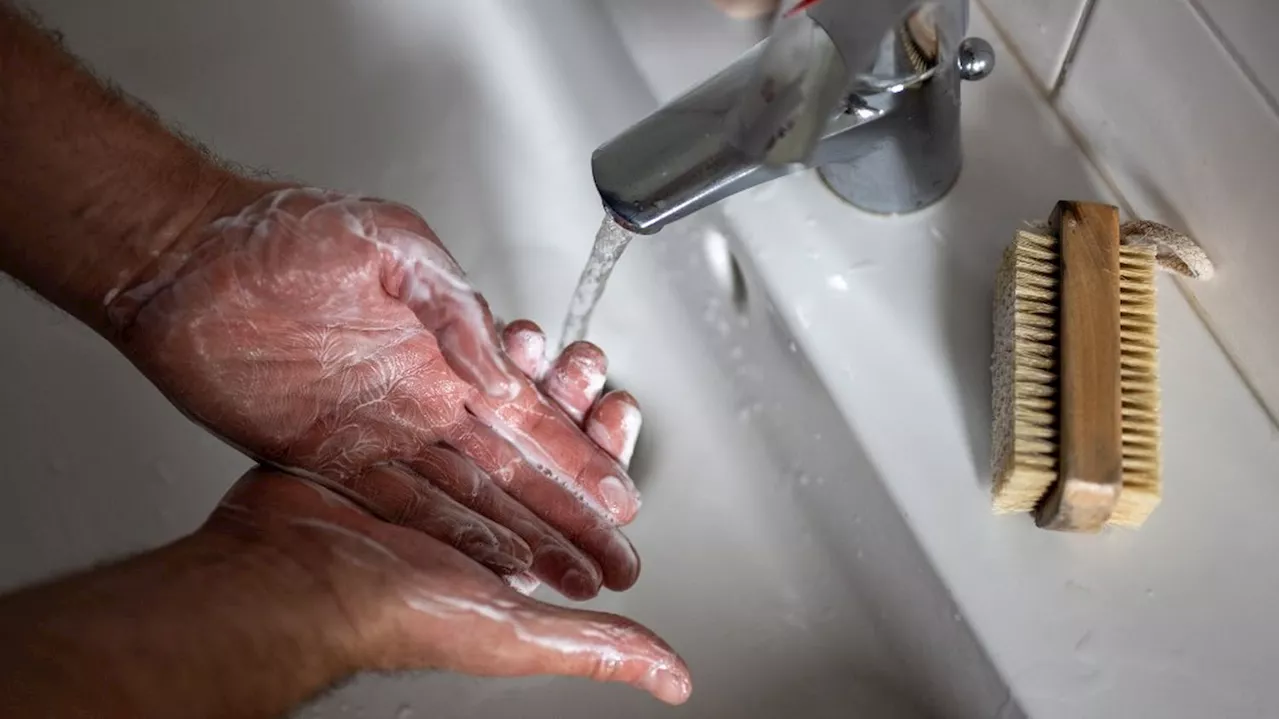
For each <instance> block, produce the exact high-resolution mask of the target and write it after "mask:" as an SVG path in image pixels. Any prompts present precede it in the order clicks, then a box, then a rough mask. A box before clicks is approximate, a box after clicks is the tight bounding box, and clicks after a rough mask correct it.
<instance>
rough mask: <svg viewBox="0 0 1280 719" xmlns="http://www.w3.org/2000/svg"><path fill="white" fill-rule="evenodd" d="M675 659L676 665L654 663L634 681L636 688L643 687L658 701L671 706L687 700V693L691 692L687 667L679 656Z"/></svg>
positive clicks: (691, 687) (691, 686) (691, 685)
mask: <svg viewBox="0 0 1280 719" xmlns="http://www.w3.org/2000/svg"><path fill="white" fill-rule="evenodd" d="M672 656H673V657H674V654H673V655H672ZM675 659H676V661H677V662H678V666H677V667H668V666H663V665H662V664H654V666H653V668H651V669H650V670H649V671H648V672H646V673H645V675H644V677H642V678H641V679H640V681H638V682H636V684H635V686H636V688H638V689H643V690H644V691H647V692H649V693H650V694H652V695H653V696H654V698H656V699H658V700H659V701H662V702H666V703H667V704H670V705H672V706H679V705H681V704H684V703H685V702H687V701H689V695H690V694H692V693H693V683H692V682H691V681H690V679H689V669H688V668H687V667H685V666H684V662H683V661H680V658H679V657H675Z"/></svg>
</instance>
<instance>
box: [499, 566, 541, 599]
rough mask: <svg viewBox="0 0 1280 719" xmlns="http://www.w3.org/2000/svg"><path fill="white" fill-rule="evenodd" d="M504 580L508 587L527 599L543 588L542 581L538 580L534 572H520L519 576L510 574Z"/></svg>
mask: <svg viewBox="0 0 1280 719" xmlns="http://www.w3.org/2000/svg"><path fill="white" fill-rule="evenodd" d="M502 580H503V581H504V582H506V583H507V586H508V587H511V588H512V589H514V590H516V591H517V592H520V593H521V594H523V595H525V596H526V597H527V596H529V595H530V594H533V593H534V591H535V590H537V588H538V587H540V586H542V580H541V579H538V577H537V575H535V574H534V573H533V572H520V573H519V574H508V575H507V576H505V577H503V578H502Z"/></svg>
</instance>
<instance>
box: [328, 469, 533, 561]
mask: <svg viewBox="0 0 1280 719" xmlns="http://www.w3.org/2000/svg"><path fill="white" fill-rule="evenodd" d="M343 487H344V489H345V490H346V492H347V494H348V496H349V497H351V498H353V499H354V500H355V501H357V502H358V503H359V504H361V505H362V506H363V507H365V508H366V509H367V510H368V511H369V512H371V513H373V514H374V516H376V517H378V518H379V519H382V520H383V521H385V522H390V523H392V524H396V525H399V526H402V527H407V528H410V529H416V530H418V531H420V532H423V533H424V534H427V535H429V536H431V537H434V538H436V539H438V540H440V541H442V542H445V543H446V544H449V545H451V546H453V547H455V548H457V549H458V550H459V551H461V552H462V553H464V554H466V555H467V556H469V557H471V558H472V559H474V560H476V561H477V562H479V563H481V564H483V565H485V566H486V567H489V568H490V569H492V570H494V571H496V572H498V573H500V574H513V573H516V572H522V571H525V570H526V569H528V568H529V566H530V564H531V563H532V561H533V552H532V550H531V549H530V547H529V545H527V544H526V543H525V542H524V540H523V539H521V538H520V537H519V536H518V535H516V534H515V533H514V532H512V531H511V530H509V529H507V528H506V527H504V526H502V525H500V524H497V523H495V522H493V521H491V520H489V519H487V518H485V517H483V516H481V515H479V514H477V513H475V512H472V511H471V510H469V509H467V508H466V507H464V506H462V505H461V504H459V503H458V502H456V501H454V500H453V499H452V498H450V497H449V496H448V495H446V494H445V493H444V492H442V491H440V490H439V489H437V488H435V487H434V486H432V485H431V483H430V482H428V481H426V480H425V479H423V478H422V477H420V476H417V475H415V474H413V473H411V472H409V471H406V470H404V469H401V468H399V467H395V466H393V465H383V466H380V467H375V468H373V469H370V470H368V471H366V472H363V473H361V474H359V475H357V476H355V477H353V478H351V479H349V480H347V481H345V482H343Z"/></svg>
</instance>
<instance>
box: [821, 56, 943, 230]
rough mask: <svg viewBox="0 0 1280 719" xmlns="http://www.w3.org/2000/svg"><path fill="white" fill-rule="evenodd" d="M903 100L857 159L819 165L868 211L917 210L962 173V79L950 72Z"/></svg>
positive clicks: (839, 190)
mask: <svg viewBox="0 0 1280 719" xmlns="http://www.w3.org/2000/svg"><path fill="white" fill-rule="evenodd" d="M896 99H898V100H899V101H900V102H901V103H902V104H901V106H899V107H898V108H897V109H895V111H894V113H895V117H894V118H893V121H891V122H883V121H880V122H878V123H876V124H878V125H879V127H878V128H876V129H877V130H878V131H880V133H881V136H880V137H878V138H876V139H875V140H874V141H872V142H870V143H868V144H867V146H866V147H867V150H866V151H864V152H862V153H860V154H859V156H858V157H857V158H856V159H853V160H849V161H845V162H832V163H828V164H825V165H822V166H821V167H819V168H818V172H819V174H820V175H821V176H822V179H823V181H824V182H826V184H827V186H828V187H830V188H831V191H832V192H834V193H836V194H837V195H839V196H840V197H841V198H843V199H844V200H846V201H847V202H849V203H850V204H852V205H854V206H855V207H858V208H860V209H863V210H867V211H869V212H875V213H878V214H884V215H896V214H902V213H907V212H915V211H916V210H921V209H924V208H925V207H928V206H929V205H932V204H933V203H935V202H937V201H938V200H940V199H942V197H943V196H944V195H946V194H947V192H948V191H949V190H950V189H951V187H952V186H953V185H954V184H955V182H956V179H957V178H958V177H959V176H960V164H961V161H960V78H959V73H958V72H957V71H956V70H955V69H954V68H953V67H948V68H947V69H946V70H945V71H943V72H940V73H938V74H937V75H935V76H934V77H932V78H930V79H929V80H926V81H925V82H923V83H921V84H920V85H919V86H917V87H914V88H908V89H905V90H903V91H902V92H901V93H899V95H898V97H897V98H896Z"/></svg>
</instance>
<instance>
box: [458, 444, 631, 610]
mask: <svg viewBox="0 0 1280 719" xmlns="http://www.w3.org/2000/svg"><path fill="white" fill-rule="evenodd" d="M449 442H450V444H451V445H453V447H454V448H455V449H457V450H458V451H459V452H460V453H462V454H464V455H466V456H467V457H468V458H470V459H471V461H473V462H475V463H476V465H477V466H479V467H480V468H481V469H483V470H484V471H485V472H486V473H488V475H489V477H491V478H492V479H493V482H494V483H495V484H496V485H497V486H498V487H500V488H501V489H502V490H503V491H504V492H505V493H506V494H508V495H510V496H511V497H514V498H515V499H516V500H517V501H518V502H519V503H520V504H522V505H524V506H525V507H527V508H528V509H530V510H531V511H532V512H533V514H535V515H537V516H538V517H539V518H541V519H542V521H544V522H545V523H546V524H547V525H549V526H551V527H554V528H555V529H556V530H557V531H558V532H559V533H560V534H561V535H562V536H564V537H565V538H566V539H568V540H569V541H570V542H572V543H573V544H575V545H577V546H578V547H579V548H581V549H582V550H583V551H584V552H585V553H586V554H587V556H589V557H591V558H592V559H594V560H595V563H596V564H597V565H598V566H599V567H600V570H601V572H602V573H603V579H604V585H605V586H606V587H608V588H609V589H613V590H615V591H621V590H623V589H626V588H628V587H630V586H631V585H633V584H635V581H636V579H637V578H638V577H639V575H640V557H639V556H637V555H636V551H635V548H634V547H632V546H631V542H630V541H628V540H627V538H626V536H625V535H623V533H622V531H621V530H619V529H618V527H617V526H616V525H614V523H613V522H611V521H610V520H609V519H608V518H606V517H605V516H604V515H602V514H600V513H599V512H597V511H594V510H593V509H591V508H590V507H588V506H587V505H586V504H585V503H584V502H583V501H582V500H581V498H579V497H577V496H575V495H574V494H573V493H572V492H571V491H569V489H568V488H566V487H565V486H563V485H561V484H559V483H557V482H555V481H551V480H549V479H548V478H547V477H546V476H545V475H543V474H542V473H541V472H539V471H538V470H537V469H536V468H534V467H532V466H530V465H529V463H527V462H525V461H524V460H523V457H522V456H521V455H520V453H519V452H518V451H516V449H515V447H513V446H512V445H511V444H510V443H508V442H507V441H505V440H504V439H502V437H500V436H498V435H497V434H496V433H494V431H493V430H491V429H489V428H488V427H486V426H485V425H483V424H481V423H479V422H471V423H470V425H469V426H468V427H466V428H464V429H462V430H460V431H458V432H457V433H456V434H455V435H454V436H453V437H452V438H451V439H450V440H449ZM543 579H544V580H545V579H546V577H544V578H543Z"/></svg>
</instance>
